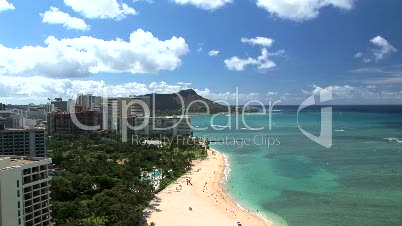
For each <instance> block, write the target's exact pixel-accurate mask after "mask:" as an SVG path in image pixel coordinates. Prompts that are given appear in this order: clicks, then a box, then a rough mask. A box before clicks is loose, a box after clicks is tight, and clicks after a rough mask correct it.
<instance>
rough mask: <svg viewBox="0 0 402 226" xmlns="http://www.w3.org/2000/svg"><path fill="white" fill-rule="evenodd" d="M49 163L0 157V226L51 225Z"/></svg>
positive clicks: (39, 160)
mask: <svg viewBox="0 0 402 226" xmlns="http://www.w3.org/2000/svg"><path fill="white" fill-rule="evenodd" d="M51 162H52V160H51V159H45V158H21V157H0V225H1V226H20V225H21V226H22V225H24V226H34V225H35V226H36V225H40V226H47V225H50V222H51V216H50V213H51V210H50V203H49V202H50V195H49V193H50V192H49V186H50V185H49V183H50V180H51V177H49V169H48V165H49V164H51Z"/></svg>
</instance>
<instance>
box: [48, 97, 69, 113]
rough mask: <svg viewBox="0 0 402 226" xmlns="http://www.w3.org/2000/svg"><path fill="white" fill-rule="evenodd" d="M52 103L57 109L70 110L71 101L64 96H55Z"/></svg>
mask: <svg viewBox="0 0 402 226" xmlns="http://www.w3.org/2000/svg"><path fill="white" fill-rule="evenodd" d="M50 104H51V105H53V106H54V110H55V111H65V112H68V111H69V102H68V101H65V100H63V99H62V98H55V99H54V100H52V101H50Z"/></svg>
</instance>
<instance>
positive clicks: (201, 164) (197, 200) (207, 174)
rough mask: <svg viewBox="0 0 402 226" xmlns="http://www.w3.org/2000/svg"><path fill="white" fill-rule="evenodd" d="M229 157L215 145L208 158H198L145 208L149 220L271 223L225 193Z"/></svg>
mask: <svg viewBox="0 0 402 226" xmlns="http://www.w3.org/2000/svg"><path fill="white" fill-rule="evenodd" d="M213 151H214V153H215V155H212V152H213ZM226 158H227V157H225V155H224V154H222V153H220V152H217V151H216V150H213V149H212V150H209V151H208V158H207V160H203V161H200V160H197V161H195V162H194V164H193V167H192V170H191V171H190V172H188V173H186V174H185V175H183V176H182V177H180V178H179V179H178V180H177V181H176V182H174V183H172V184H170V185H169V186H168V187H166V188H165V189H164V190H162V191H160V192H159V193H158V194H156V195H155V198H154V200H153V201H152V202H151V203H150V205H149V207H148V208H147V209H146V210H145V211H144V218H145V219H146V220H147V222H148V224H150V223H151V222H154V223H155V225H157V226H176V225H177V226H179V225H186V226H204V225H220V226H236V225H237V222H241V224H242V225H248V226H249V225H254V226H272V225H273V223H272V222H271V221H270V220H268V219H266V218H265V217H263V216H259V215H258V214H256V213H252V212H250V211H248V210H246V209H245V208H243V207H241V206H240V205H239V204H238V203H237V202H236V201H235V200H234V199H233V198H232V197H230V195H229V194H228V193H226V191H225V189H224V182H225V181H226V177H227V171H228V170H230V168H229V165H228V163H227V159H226ZM187 180H190V181H191V182H190V183H191V184H192V185H188V184H187Z"/></svg>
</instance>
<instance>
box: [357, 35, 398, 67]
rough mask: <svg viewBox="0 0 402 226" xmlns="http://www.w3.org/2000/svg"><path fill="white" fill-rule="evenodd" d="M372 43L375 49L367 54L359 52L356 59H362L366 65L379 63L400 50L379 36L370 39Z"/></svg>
mask: <svg viewBox="0 0 402 226" xmlns="http://www.w3.org/2000/svg"><path fill="white" fill-rule="evenodd" d="M370 43H371V44H372V45H373V48H371V49H370V50H368V51H366V52H364V53H363V52H357V53H356V54H355V55H354V58H356V59H361V60H362V61H363V62H364V63H369V62H372V61H375V62H378V61H380V60H383V59H385V58H386V57H388V56H390V55H391V54H392V53H395V52H398V50H397V49H396V48H395V47H394V46H392V45H391V44H390V43H389V42H388V41H387V40H386V39H385V38H383V37H381V36H379V35H377V36H375V37H374V38H372V39H370Z"/></svg>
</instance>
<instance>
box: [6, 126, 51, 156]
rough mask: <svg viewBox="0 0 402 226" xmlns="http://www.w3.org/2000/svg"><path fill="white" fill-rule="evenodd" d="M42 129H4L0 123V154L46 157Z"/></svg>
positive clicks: (43, 131)
mask: <svg viewBox="0 0 402 226" xmlns="http://www.w3.org/2000/svg"><path fill="white" fill-rule="evenodd" d="M45 140H46V139H45V130H44V129H4V128H1V125H0V155H18V156H31V157H46V143H45Z"/></svg>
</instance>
